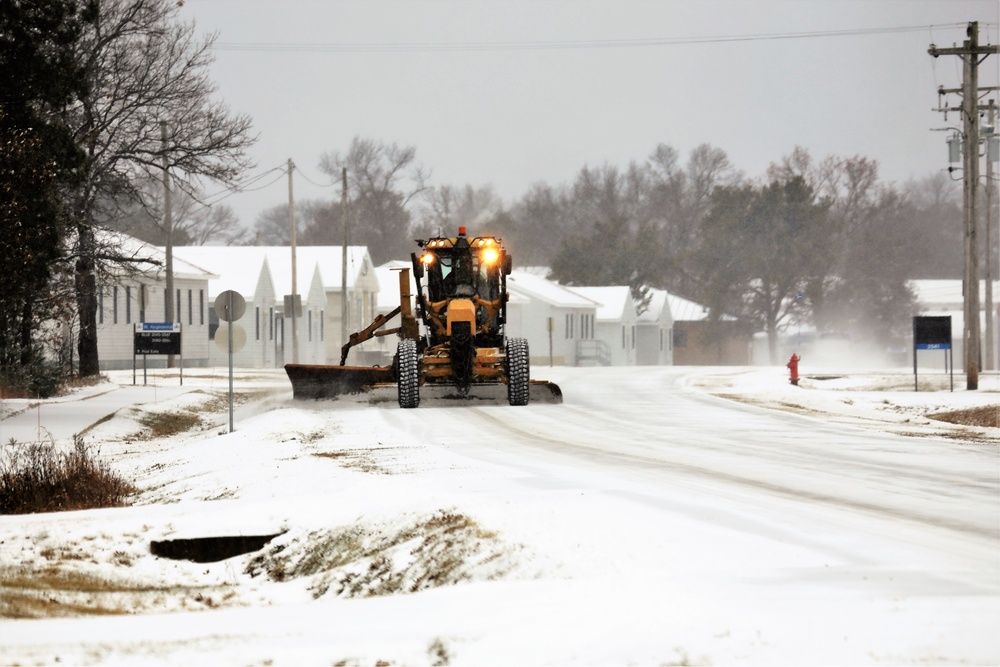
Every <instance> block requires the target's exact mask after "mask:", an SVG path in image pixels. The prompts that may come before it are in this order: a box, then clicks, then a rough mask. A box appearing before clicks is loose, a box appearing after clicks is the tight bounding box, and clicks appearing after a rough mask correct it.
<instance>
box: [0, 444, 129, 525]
mask: <svg viewBox="0 0 1000 667" xmlns="http://www.w3.org/2000/svg"><path fill="white" fill-rule="evenodd" d="M73 443H74V446H73V450H72V451H70V452H60V451H58V450H57V449H56V448H55V446H54V445H51V444H46V443H29V444H21V443H17V442H14V441H13V440H12V441H11V442H10V443H9V444H8V446H7V448H6V449H5V450H4V452H3V453H2V455H0V514H30V513H33V512H59V511H67V510H81V509H93V508H98V507H121V506H123V505H127V504H128V502H127V499H128V496H130V495H131V494H133V493H135V492H136V491H137V490H138V489H136V488H135V487H134V486H133V485H132V484H130V483H129V482H127V481H125V480H124V479H122V478H121V477H119V476H118V475H117V474H115V473H114V472H112V471H111V469H110V468H109V467H108V466H107V465H106V464H104V463H102V462H99V461H97V460H96V459H95V458H94V456H93V455H92V453H91V452H90V450H89V448H87V447H86V446H85V445H84V443H83V438H81V437H79V436H76V437H74V439H73Z"/></svg>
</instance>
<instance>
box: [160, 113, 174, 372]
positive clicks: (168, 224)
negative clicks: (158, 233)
mask: <svg viewBox="0 0 1000 667" xmlns="http://www.w3.org/2000/svg"><path fill="white" fill-rule="evenodd" d="M160 147H161V152H162V153H163V155H162V160H163V232H164V234H165V236H166V241H167V266H166V272H167V276H166V277H167V289H166V294H165V295H164V296H165V297H166V298H165V299H164V301H163V308H164V314H163V315H164V319H165V320H166V321H167V322H173V321H174V221H173V211H172V210H171V208H170V171H169V163H168V161H167V121H165V120H161V121H160ZM173 367H174V355H172V354H168V355H167V368H173Z"/></svg>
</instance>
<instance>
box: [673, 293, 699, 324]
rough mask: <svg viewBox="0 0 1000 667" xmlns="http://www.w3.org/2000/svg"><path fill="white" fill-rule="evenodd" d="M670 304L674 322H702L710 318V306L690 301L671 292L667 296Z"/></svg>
mask: <svg viewBox="0 0 1000 667" xmlns="http://www.w3.org/2000/svg"><path fill="white" fill-rule="evenodd" d="M667 301H668V302H669V304H670V312H671V313H672V314H673V316H674V322H700V321H702V320H707V319H708V308H706V307H705V306H703V305H701V304H700V303H695V302H694V301H688V300H687V299H685V298H683V297H679V296H676V295H673V294H670V295H669V296H668V297H667Z"/></svg>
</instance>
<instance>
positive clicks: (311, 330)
mask: <svg viewBox="0 0 1000 667" xmlns="http://www.w3.org/2000/svg"><path fill="white" fill-rule="evenodd" d="M307 315H308V321H309V333H308V334H307V336H308V339H309V342H310V343H311V342H312V339H313V311H312V308H310V309H309V310H308V312H307Z"/></svg>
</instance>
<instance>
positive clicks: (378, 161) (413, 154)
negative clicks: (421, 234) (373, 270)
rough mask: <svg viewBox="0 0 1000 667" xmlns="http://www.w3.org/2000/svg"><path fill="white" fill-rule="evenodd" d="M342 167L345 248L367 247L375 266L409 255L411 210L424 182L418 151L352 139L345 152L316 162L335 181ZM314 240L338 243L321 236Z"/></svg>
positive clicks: (406, 147) (337, 180) (338, 241)
mask: <svg viewBox="0 0 1000 667" xmlns="http://www.w3.org/2000/svg"><path fill="white" fill-rule="evenodd" d="M345 168H346V169H347V184H348V199H349V200H350V210H349V212H348V216H349V219H348V225H349V226H348V230H349V233H348V239H349V243H351V244H356V245H367V246H368V249H369V252H371V255H372V259H373V260H374V261H375V262H376V263H381V262H384V261H387V260H389V259H398V258H400V257H406V256H407V255H409V253H410V251H411V249H412V245H413V244H412V239H411V238H410V237H411V233H412V230H411V220H412V214H411V210H410V209H411V208H412V206H413V204H414V203H415V201H416V198H417V197H418V196H419V195H421V194H422V193H423V192H424V191H425V189H426V185H425V181H426V178H427V175H426V173H425V172H424V169H423V168H422V167H421V166H420V165H419V164H418V163H417V149H416V148H414V147H412V146H405V147H401V146H399V145H397V144H386V143H383V142H381V141H374V140H372V139H362V138H360V137H354V139H353V140H352V141H351V146H350V148H348V150H347V152H346V153H340V152H336V151H334V152H328V153H325V154H324V155H323V156H322V157H321V158H320V169H321V170H322V171H323V172H324V173H326V174H329V175H330V177H331V179H333V180H334V181H335V182H339V180H340V178H341V173H342V170H343V169H345ZM307 233H308V230H307ZM312 238H316V239H323V242H327V243H330V242H332V243H340V242H341V241H342V238H329V239H327V238H326V237H325V235H321V234H315V235H312Z"/></svg>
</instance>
